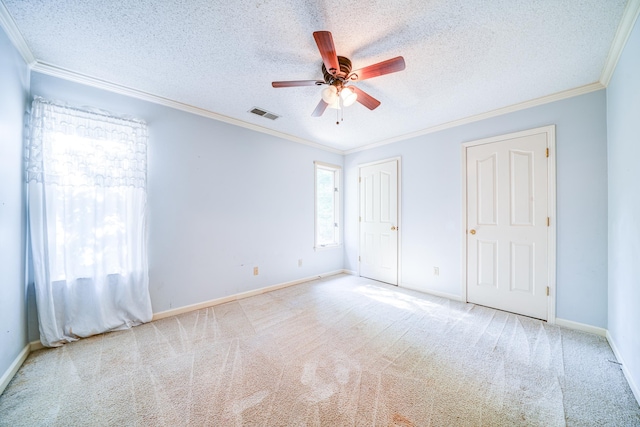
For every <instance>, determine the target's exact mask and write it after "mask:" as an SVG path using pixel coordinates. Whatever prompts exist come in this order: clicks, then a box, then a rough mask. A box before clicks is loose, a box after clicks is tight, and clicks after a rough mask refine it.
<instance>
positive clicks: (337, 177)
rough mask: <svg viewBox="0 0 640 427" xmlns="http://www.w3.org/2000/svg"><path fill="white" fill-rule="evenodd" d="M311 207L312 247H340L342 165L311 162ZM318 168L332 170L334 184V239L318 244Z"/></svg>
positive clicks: (320, 248) (318, 248)
mask: <svg viewBox="0 0 640 427" xmlns="http://www.w3.org/2000/svg"><path fill="white" fill-rule="evenodd" d="M313 165H314V167H313V183H314V186H313V190H314V191H313V194H314V198H313V207H314V218H313V231H314V235H313V248H314V250H316V251H322V250H326V249H333V248H339V247H342V239H341V235H342V217H341V210H340V206H341V203H340V194H341V193H342V166H340V165H334V164H331V163H325V162H320V161H314V162H313ZM318 170H324V171H330V172H333V186H334V196H333V219H334V224H335V226H334V240H333V243H330V244H320V243H319V241H318V232H319V229H318V228H319V227H318Z"/></svg>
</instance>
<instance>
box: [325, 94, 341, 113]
mask: <svg viewBox="0 0 640 427" xmlns="http://www.w3.org/2000/svg"><path fill="white" fill-rule="evenodd" d="M328 104H329V108H333V109H334V110H341V109H342V106H341V105H340V97H339V96H336V99H335V101H333V102H331V103H328Z"/></svg>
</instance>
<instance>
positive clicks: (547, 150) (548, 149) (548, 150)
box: [547, 148, 549, 157]
mask: <svg viewBox="0 0 640 427" xmlns="http://www.w3.org/2000/svg"><path fill="white" fill-rule="evenodd" d="M547 157H549V149H548V148H547Z"/></svg>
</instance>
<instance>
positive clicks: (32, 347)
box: [29, 340, 49, 352]
mask: <svg viewBox="0 0 640 427" xmlns="http://www.w3.org/2000/svg"><path fill="white" fill-rule="evenodd" d="M43 348H49V347H45V346H44V345H43V344H42V342H40V340H38V341H31V342H30V343H29V352H32V351H37V350H42V349H43Z"/></svg>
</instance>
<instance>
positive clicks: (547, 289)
mask: <svg viewBox="0 0 640 427" xmlns="http://www.w3.org/2000/svg"><path fill="white" fill-rule="evenodd" d="M547 296H549V287H548V286H547Z"/></svg>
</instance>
